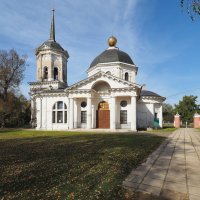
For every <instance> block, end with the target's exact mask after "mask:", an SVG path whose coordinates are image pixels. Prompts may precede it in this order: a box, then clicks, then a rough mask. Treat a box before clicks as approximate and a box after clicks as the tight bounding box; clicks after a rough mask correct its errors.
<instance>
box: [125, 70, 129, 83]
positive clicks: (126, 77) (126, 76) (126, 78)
mask: <svg viewBox="0 0 200 200" xmlns="http://www.w3.org/2000/svg"><path fill="white" fill-rule="evenodd" d="M125 80H126V81H128V72H126V73H125Z"/></svg>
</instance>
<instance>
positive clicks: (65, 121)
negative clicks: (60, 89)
mask: <svg viewBox="0 0 200 200" xmlns="http://www.w3.org/2000/svg"><path fill="white" fill-rule="evenodd" d="M65 123H67V111H65Z"/></svg>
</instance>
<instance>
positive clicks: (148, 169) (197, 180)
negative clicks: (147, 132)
mask: <svg viewBox="0 0 200 200" xmlns="http://www.w3.org/2000/svg"><path fill="white" fill-rule="evenodd" d="M198 156H200V133H199V132H197V131H195V130H194V129H190V128H187V129H178V130H177V131H175V132H174V133H172V134H171V135H170V136H169V137H168V138H167V139H166V140H165V141H164V143H163V144H161V145H160V147H159V148H158V149H157V150H156V151H155V152H153V153H152V154H151V155H150V156H149V157H148V158H147V159H146V161H145V163H143V164H142V165H141V166H140V167H138V168H137V170H135V171H132V172H131V176H130V175H129V176H128V177H127V179H126V180H130V183H129V182H127V183H126V184H128V185H129V186H132V190H133V189H135V188H137V186H138V188H137V189H136V190H137V191H140V192H146V193H150V194H153V195H160V196H161V197H167V199H173V200H186V199H187V195H189V197H190V200H197V199H198V200H200V157H198ZM136 171H137V172H136ZM136 173H137V174H136ZM139 183H140V185H138V184H139ZM186 185H187V186H188V189H189V194H187V192H188V191H187V187H186ZM162 186H163V187H162ZM134 187H135V188H134ZM161 188H162V191H161ZM129 190H131V187H129Z"/></svg>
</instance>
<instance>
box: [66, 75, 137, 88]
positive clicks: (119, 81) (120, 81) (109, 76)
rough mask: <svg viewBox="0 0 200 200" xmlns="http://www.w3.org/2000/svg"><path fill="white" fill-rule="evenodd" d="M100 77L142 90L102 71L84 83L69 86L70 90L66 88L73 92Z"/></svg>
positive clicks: (83, 81)
mask: <svg viewBox="0 0 200 200" xmlns="http://www.w3.org/2000/svg"><path fill="white" fill-rule="evenodd" d="M99 77H106V78H108V79H112V80H113V81H117V82H118V83H122V84H124V85H127V86H128V87H135V88H136V87H137V88H141V85H138V84H136V83H132V82H129V81H126V80H123V79H121V78H118V77H115V76H112V75H109V74H106V73H104V72H102V71H100V72H97V73H96V74H94V75H92V76H90V77H88V78H86V79H84V80H82V81H79V82H78V83H75V84H74V85H72V86H69V87H68V88H66V90H72V89H73V88H77V87H78V86H82V85H85V84H87V83H89V82H91V81H93V80H96V79H97V78H99Z"/></svg>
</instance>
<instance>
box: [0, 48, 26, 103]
mask: <svg viewBox="0 0 200 200" xmlns="http://www.w3.org/2000/svg"><path fill="white" fill-rule="evenodd" d="M26 58H27V57H26V56H21V57H20V56H19V55H18V53H17V52H16V51H15V50H14V49H12V50H10V51H8V52H7V51H4V50H0V91H1V92H2V95H3V99H4V101H6V100H7V98H8V91H9V90H12V89H15V88H17V87H18V86H19V85H20V83H21V81H22V80H23V78H24V70H25V67H26Z"/></svg>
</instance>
